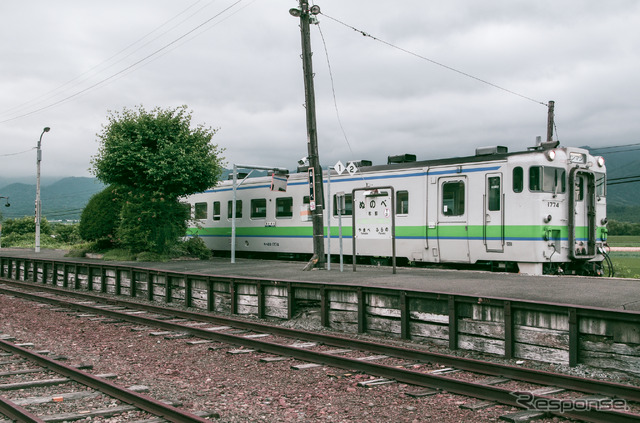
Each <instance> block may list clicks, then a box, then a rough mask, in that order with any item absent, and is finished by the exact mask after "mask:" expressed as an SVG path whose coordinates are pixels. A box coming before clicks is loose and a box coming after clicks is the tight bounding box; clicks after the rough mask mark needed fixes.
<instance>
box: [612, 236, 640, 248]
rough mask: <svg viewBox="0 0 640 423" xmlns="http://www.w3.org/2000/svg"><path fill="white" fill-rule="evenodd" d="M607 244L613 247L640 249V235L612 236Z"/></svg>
mask: <svg viewBox="0 0 640 423" xmlns="http://www.w3.org/2000/svg"><path fill="white" fill-rule="evenodd" d="M607 243H608V244H609V245H610V246H611V247H640V235H612V236H609V237H608V238H607Z"/></svg>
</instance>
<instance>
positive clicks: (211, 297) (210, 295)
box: [207, 277, 216, 311]
mask: <svg viewBox="0 0 640 423" xmlns="http://www.w3.org/2000/svg"><path fill="white" fill-rule="evenodd" d="M215 301H216V297H215V293H214V291H213V281H212V280H211V278H209V277H207V311H214V309H215V304H216V303H215Z"/></svg>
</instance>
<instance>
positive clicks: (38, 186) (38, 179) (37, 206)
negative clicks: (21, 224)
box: [35, 126, 51, 253]
mask: <svg viewBox="0 0 640 423" xmlns="http://www.w3.org/2000/svg"><path fill="white" fill-rule="evenodd" d="M50 130H51V128H49V127H48V126H46V127H45V128H44V129H43V130H42V133H41V134H40V139H39V140H38V149H37V150H38V156H37V159H36V163H37V172H36V249H35V250H36V253H39V252H40V214H41V213H42V204H40V162H41V161H42V150H41V149H40V146H41V145H42V136H43V135H44V133H45V132H49V131H50Z"/></svg>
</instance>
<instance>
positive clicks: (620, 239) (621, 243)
mask: <svg viewBox="0 0 640 423" xmlns="http://www.w3.org/2000/svg"><path fill="white" fill-rule="evenodd" d="M607 243H608V244H609V246H611V247H640V236H638V235H614V236H610V237H609V238H608V239H607ZM609 257H611V261H612V262H613V268H614V270H615V272H616V276H617V277H620V278H634V279H640V252H638V251H612V252H611V253H609Z"/></svg>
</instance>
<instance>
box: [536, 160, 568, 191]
mask: <svg viewBox="0 0 640 423" xmlns="http://www.w3.org/2000/svg"><path fill="white" fill-rule="evenodd" d="M529 190H530V191H534V192H536V191H537V192H552V193H554V194H557V193H563V192H565V191H566V190H567V182H566V172H565V170H564V169H562V168H560V167H549V166H531V167H530V168H529Z"/></svg>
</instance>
